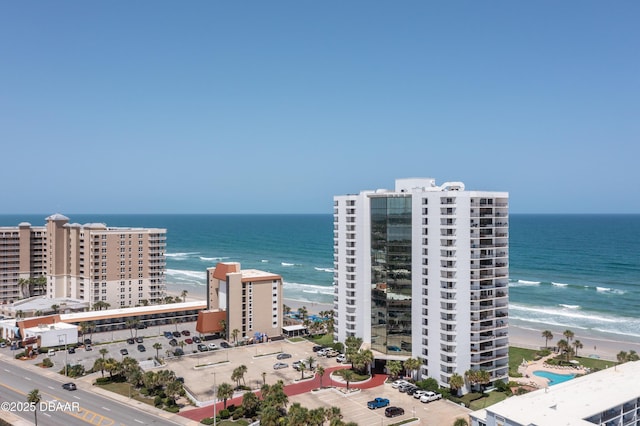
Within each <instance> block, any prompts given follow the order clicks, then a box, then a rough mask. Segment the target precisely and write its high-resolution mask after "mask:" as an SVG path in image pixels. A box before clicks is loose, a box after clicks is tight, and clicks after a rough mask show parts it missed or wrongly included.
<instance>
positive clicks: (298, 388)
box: [179, 365, 388, 422]
mask: <svg viewBox="0 0 640 426" xmlns="http://www.w3.org/2000/svg"><path fill="white" fill-rule="evenodd" d="M346 368H350V366H348V365H340V366H337V367H330V368H327V369H325V373H324V375H323V376H322V386H325V387H326V386H334V387H340V388H346V387H347V383H346V382H344V381H342V380H337V379H333V378H331V373H333V372H334V371H336V370H341V369H346ZM387 378H388V375H386V374H376V375H375V376H373V377H372V378H370V379H369V380H366V381H364V382H357V383H353V382H351V383H349V388H358V389H370V388H374V387H377V386H380V385H382V384H384V382H385V381H386V380H387ZM318 388H320V376H319V375H318V374H315V375H314V377H313V378H312V379H308V380H301V381H299V382H296V383H291V384H288V385H285V387H284V393H285V394H286V395H287V396H295V395H299V394H302V393H306V392H311V391H312V390H313V389H318ZM257 395H258V397H259V396H260V391H258V392H257ZM230 405H235V406H236V407H238V406H240V405H242V396H237V397H234V398H231V399H228V400H227V407H229V406H230ZM223 408H224V402H223V401H219V402H217V403H216V412H217V413H219V412H220V410H222V409H223ZM179 415H180V416H182V417H186V418H188V419H191V420H195V421H198V422H199V421H200V420H202V419H204V418H206V417H212V416H213V404H210V405H207V406H205V407H194V408H191V409H185V410H184V411H181V412H180V413H179Z"/></svg>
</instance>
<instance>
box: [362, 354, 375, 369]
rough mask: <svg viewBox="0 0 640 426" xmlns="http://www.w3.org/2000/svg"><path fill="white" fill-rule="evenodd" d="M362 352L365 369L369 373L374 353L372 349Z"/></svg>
mask: <svg viewBox="0 0 640 426" xmlns="http://www.w3.org/2000/svg"><path fill="white" fill-rule="evenodd" d="M360 352H361V359H360V360H361V361H362V362H363V363H364V369H365V370H366V371H367V373H369V366H370V365H371V364H372V363H373V359H374V358H373V352H371V350H370V349H364V350H362V351H360Z"/></svg>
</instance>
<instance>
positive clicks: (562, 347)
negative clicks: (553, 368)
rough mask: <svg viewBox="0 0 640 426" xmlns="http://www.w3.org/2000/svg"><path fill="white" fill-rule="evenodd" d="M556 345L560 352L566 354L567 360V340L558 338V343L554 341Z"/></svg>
mask: <svg viewBox="0 0 640 426" xmlns="http://www.w3.org/2000/svg"><path fill="white" fill-rule="evenodd" d="M556 345H557V346H558V349H559V350H560V353H561V354H562V353H563V352H564V353H565V355H566V356H567V361H569V355H570V354H569V352H571V345H570V344H569V342H567V341H566V340H564V339H560V340H558V343H556Z"/></svg>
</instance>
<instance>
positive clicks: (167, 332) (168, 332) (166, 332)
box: [164, 331, 173, 339]
mask: <svg viewBox="0 0 640 426" xmlns="http://www.w3.org/2000/svg"><path fill="white" fill-rule="evenodd" d="M164 337H166V338H167V339H172V338H173V333H172V332H170V331H165V332H164Z"/></svg>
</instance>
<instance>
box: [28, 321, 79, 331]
mask: <svg viewBox="0 0 640 426" xmlns="http://www.w3.org/2000/svg"><path fill="white" fill-rule="evenodd" d="M69 329H73V330H77V329H78V326H77V325H73V324H67V323H64V322H56V323H53V324H39V325H36V326H35V327H29V328H25V331H30V332H32V333H42V332H44V331H50V330H56V331H61V330H69Z"/></svg>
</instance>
